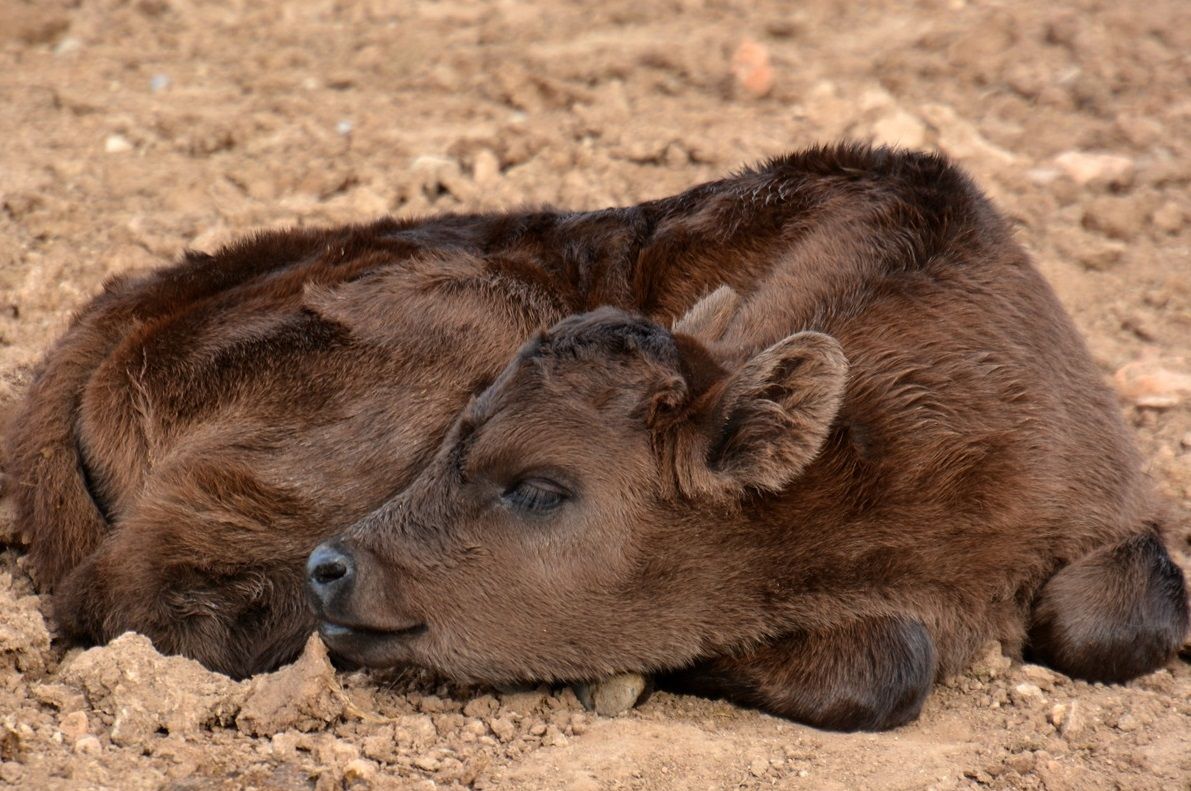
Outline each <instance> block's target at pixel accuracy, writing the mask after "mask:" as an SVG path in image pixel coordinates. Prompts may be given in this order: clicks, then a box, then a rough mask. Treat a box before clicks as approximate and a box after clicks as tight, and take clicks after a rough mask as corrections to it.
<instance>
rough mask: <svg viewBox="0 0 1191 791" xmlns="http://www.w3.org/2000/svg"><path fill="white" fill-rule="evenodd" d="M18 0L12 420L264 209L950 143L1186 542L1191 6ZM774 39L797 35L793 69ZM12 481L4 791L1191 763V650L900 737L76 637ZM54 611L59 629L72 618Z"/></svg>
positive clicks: (950, 775)
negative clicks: (71, 356) (171, 274)
mask: <svg viewBox="0 0 1191 791" xmlns="http://www.w3.org/2000/svg"><path fill="white" fill-rule="evenodd" d="M847 5H850V4H844V3H836V2H832V1H831V0H808V1H807V2H802V3H797V4H795V3H783V2H751V1H750V0H706V1H704V0H668V1H667V2H647V1H646V0H605V2H598V3H594V2H593V3H585V4H574V5H572V4H569V3H568V4H564V3H550V4H547V3H541V4H531V3H526V2H518V1H517V0H508V1H503V2H493V3H485V4H479V3H476V4H472V3H465V2H458V1H457V0H443V1H442V2H402V3H385V2H381V1H380V0H338V2H334V1H332V0H310V1H308V2H295V3H290V4H286V5H285V6H284V7H282V5H281V4H276V5H275V4H271V3H261V2H251V0H229V1H228V2H223V3H207V2H199V1H198V0H138V1H137V2H133V1H131V0H127V1H125V0H89V1H88V2H85V3H83V2H79V0H73V1H72V0H36V1H33V0H29V1H28V2H25V1H24V0H0V108H2V112H0V141H2V142H0V419H2V418H3V417H4V415H5V414H6V413H7V412H9V411H10V410H11V407H12V405H13V403H14V402H15V400H16V399H17V398H19V396H20V394H21V392H22V390H23V388H24V386H25V384H26V383H27V382H28V379H29V376H30V371H31V368H32V366H33V365H34V364H35V363H36V361H37V359H38V357H39V356H40V355H41V354H42V352H43V351H44V349H45V348H46V346H47V345H48V344H49V343H50V341H51V340H52V339H53V338H54V337H55V336H56V335H57V334H58V333H59V332H60V331H61V330H62V329H63V328H64V326H65V323H66V321H67V320H68V318H69V315H70V313H71V311H72V310H74V309H75V308H77V307H78V306H80V305H81V304H82V303H83V302H84V301H85V300H86V299H87V298H88V297H89V296H91V295H93V294H95V293H96V291H97V290H98V288H99V285H100V283H101V282H102V280H103V279H104V278H105V277H107V276H108V275H110V274H112V273H115V272H120V271H125V270H128V269H132V268H136V267H145V266H154V265H160V264H162V263H165V262H168V261H169V260H170V259H171V258H173V257H174V256H175V255H176V254H177V253H178V251H179V250H180V249H181V248H183V247H184V246H192V247H196V248H200V249H210V248H212V247H214V246H215V245H217V244H219V243H220V242H221V241H223V240H226V239H228V238H229V237H231V236H234V235H236V234H240V233H243V232H245V231H247V230H249V229H252V228H255V227H261V226H278V225H293V224H298V225H305V224H317V223H331V222H342V221H349V220H350V221H359V220H363V219H367V218H370V217H374V216H376V215H381V214H385V213H395V214H399V215H409V214H424V213H427V212H437V211H447V210H457V209H481V208H507V207H512V206H515V205H518V204H523V203H552V204H556V205H561V206H567V207H572V208H595V207H601V206H606V205H609V204H616V203H629V202H637V201H639V200H642V199H648V198H653V197H658V196H661V195H665V194H669V193H671V192H674V191H677V190H679V189H681V188H684V187H686V186H688V185H691V184H693V183H696V182H698V181H701V180H704V179H707V178H711V177H715V176H718V175H722V174H724V173H726V172H728V171H730V170H732V169H733V168H736V167H738V166H739V165H741V164H743V163H745V162H749V161H755V160H757V159H759V158H762V157H764V156H767V155H771V154H775V153H778V152H781V151H784V150H787V149H790V148H794V147H798V146H802V145H805V144H808V143H811V142H814V141H818V140H828V139H834V138H837V137H840V136H845V135H847V136H854V137H860V138H876V139H879V140H884V141H889V142H900V143H903V144H906V145H911V146H921V147H928V148H930V147H940V148H942V149H944V150H946V151H948V152H949V153H951V154H952V155H953V156H954V157H956V158H957V159H958V160H959V161H960V162H961V163H962V164H964V165H965V166H966V167H967V168H969V169H970V170H971V171H972V172H973V173H974V174H975V175H976V177H977V178H978V179H979V181H980V182H981V183H982V184H983V185H984V186H985V187H986V188H987V189H988V191H989V192H990V193H991V194H992V195H993V197H994V198H995V199H996V200H997V201H998V203H999V204H1000V205H1001V206H1002V208H1003V209H1004V210H1005V211H1006V212H1007V213H1008V214H1009V215H1010V216H1011V217H1012V218H1013V219H1014V221H1015V223H1016V224H1017V226H1018V228H1019V234H1020V238H1021V240H1022V242H1023V243H1024V244H1026V245H1027V246H1028V247H1029V248H1030V249H1031V250H1032V251H1033V252H1034V254H1035V256H1036V258H1037V260H1038V263H1039V266H1040V267H1041V268H1042V270H1043V271H1044V272H1045V274H1046V275H1047V276H1048V277H1049V278H1050V280H1051V281H1052V282H1053V283H1054V284H1055V287H1056V288H1057V289H1058V292H1059V294H1060V296H1061V298H1062V299H1063V301H1064V303H1065V304H1066V305H1067V307H1068V308H1069V309H1070V310H1071V312H1072V313H1073V314H1074V316H1075V319H1076V322H1077V323H1078V324H1079V326H1080V328H1081V329H1082V330H1083V331H1084V332H1085V334H1086V335H1087V337H1088V340H1089V343H1090V345H1091V348H1092V351H1093V353H1094V356H1095V359H1096V360H1097V362H1098V364H1099V365H1100V366H1101V368H1102V370H1103V372H1104V374H1105V376H1106V377H1114V378H1115V380H1116V382H1117V384H1118V387H1119V388H1120V390H1121V393H1122V409H1123V410H1124V413H1125V414H1126V415H1127V417H1128V419H1129V420H1130V421H1131V423H1132V424H1133V425H1135V426H1136V427H1137V430H1138V434H1139V437H1140V441H1141V443H1142V446H1143V447H1144V449H1145V451H1146V453H1147V456H1148V458H1149V459H1151V471H1152V474H1153V476H1154V478H1155V479H1156V481H1157V482H1158V485H1159V486H1160V488H1162V489H1163V490H1164V491H1165V492H1166V493H1167V494H1168V495H1169V496H1170V499H1171V501H1172V502H1173V504H1174V517H1175V525H1176V527H1175V529H1174V532H1175V537H1174V550H1175V555H1176V559H1177V560H1178V561H1179V562H1180V563H1182V564H1183V565H1184V567H1185V568H1186V567H1187V566H1188V559H1189V555H1191V519H1189V518H1188V516H1189V512H1191V392H1189V389H1188V384H1189V379H1191V360H1189V359H1188V356H1189V355H1191V250H1189V245H1191V192H1189V190H1188V182H1189V180H1191V136H1189V135H1188V134H1187V129H1188V128H1191V89H1189V88H1188V86H1189V85H1191V5H1189V4H1188V3H1187V2H1186V0H1146V2H1144V3H1111V2H1103V3H1101V2H1093V1H1091V0H1079V1H1077V2H1067V3H1033V2H1026V1H1025V0H1004V1H1002V2H964V0H952V1H951V2H917V3H869V4H865V8H864V9H863V10H861V9H847V8H845V6H847ZM767 59H768V61H767ZM10 514H11V508H10V506H9V505H8V504H7V503H6V502H4V501H3V500H0V785H3V784H10V785H14V786H19V787H25V788H63V789H66V788H70V789H75V788H87V787H96V788H98V787H111V788H157V787H170V788H176V789H205V788H235V787H255V788H311V787H314V788H319V789H330V788H338V787H344V786H350V785H353V784H359V785H360V786H361V787H363V786H366V785H368V784H371V785H373V786H376V787H392V788H404V787H414V788H427V789H429V788H432V787H435V786H445V787H454V786H459V785H464V786H466V785H473V786H475V787H477V788H496V787H503V788H530V789H535V788H540V789H547V788H549V789H553V788H570V789H600V788H643V789H644V788H673V789H688V788H712V787H715V788H769V787H780V788H807V789H812V788H813V789H853V788H876V789H911V788H915V789H916V788H935V789H953V788H973V787H990V788H1045V789H1050V790H1051V791H1057V790H1058V789H1072V790H1073V791H1074V790H1076V789H1079V790H1082V789H1094V788H1128V789H1177V788H1184V789H1186V788H1191V665H1188V663H1187V662H1186V661H1176V662H1175V663H1173V664H1172V665H1171V666H1170V667H1169V668H1167V669H1164V670H1162V671H1159V672H1157V673H1155V674H1153V675H1151V676H1148V677H1146V678H1142V679H1139V680H1137V681H1136V682H1134V683H1131V684H1129V685H1127V686H1124V687H1102V686H1099V685H1088V684H1085V683H1082V682H1073V681H1071V680H1070V679H1066V678H1064V677H1061V676H1056V675H1054V674H1052V673H1050V672H1048V671H1046V670H1044V669H1042V668H1038V667H1032V666H1024V667H1022V666H1013V667H1010V666H1008V663H1007V661H1002V660H1001V659H1000V658H999V653H998V652H997V651H995V650H992V651H990V653H989V655H988V656H987V657H986V658H985V659H984V660H982V661H981V662H980V663H978V665H977V666H976V667H975V668H973V670H971V671H970V672H968V673H967V674H965V675H963V676H960V677H957V678H954V679H950V680H948V681H946V682H945V683H943V684H942V685H940V686H939V687H938V689H937V690H936V692H935V694H934V695H933V696H932V697H931V699H930V701H929V702H928V703H927V706H926V709H925V711H924V712H923V715H922V717H921V719H920V720H919V721H918V722H916V723H914V724H912V725H910V726H908V727H905V728H902V729H900V730H898V731H896V732H893V733H887V734H879V735H874V734H860V735H838V734H829V733H823V732H818V731H814V730H811V729H808V728H805V727H801V726H798V725H794V724H792V723H788V722H784V721H781V720H777V719H774V718H771V717H767V716H764V715H761V714H757V713H754V712H748V711H742V710H739V709H735V708H733V707H730V706H727V705H725V704H722V703H712V702H708V701H703V700H698V699H692V698H683V697H674V696H669V695H660V694H659V695H655V696H654V697H653V698H651V699H650V700H649V701H648V702H646V703H645V704H644V705H643V706H642V707H640V708H639V709H637V710H635V711H634V712H632V713H630V714H629V715H626V716H624V717H621V718H617V719H603V718H598V717H595V716H594V715H591V714H587V713H585V712H583V710H582V708H581V707H580V706H579V704H578V703H577V701H576V700H575V699H574V696H573V695H572V694H571V693H570V692H569V691H565V690H540V691H523V692H518V693H499V692H494V691H492V690H483V689H470V688H467V689H461V688H456V687H451V686H447V685H441V684H440V683H439V682H437V681H435V680H434V679H429V678H426V677H423V676H421V675H419V674H416V673H406V674H399V675H395V676H390V677H381V676H365V675H361V674H336V673H335V672H334V671H333V670H331V668H330V667H329V665H327V663H326V659H325V656H323V655H322V654H321V653H320V651H319V650H318V646H317V645H312V646H310V648H309V650H308V653H307V654H306V655H305V656H304V658H303V660H301V661H300V662H299V663H298V664H297V665H295V666H292V667H291V668H289V669H285V670H282V671H280V672H279V673H277V674H273V675H270V676H263V677H259V678H257V679H254V680H250V681H248V682H245V683H243V684H239V685H237V684H234V683H232V682H230V681H228V680H227V679H224V678H222V677H219V676H215V675H212V674H210V673H207V672H206V671H204V670H202V669H201V668H199V667H198V666H197V665H194V664H193V663H189V662H187V661H185V660H181V659H177V658H170V659H167V658H163V657H161V656H159V655H157V654H156V653H155V652H154V651H153V650H152V649H151V647H149V646H148V645H147V643H146V642H145V641H143V640H141V639H139V638H135V637H126V638H122V639H121V640H120V641H118V642H117V643H116V644H114V645H113V646H111V647H108V648H105V649H97V650H92V651H89V652H86V653H80V652H79V651H78V650H74V651H71V652H69V653H66V654H64V653H63V650H62V648H61V647H60V646H58V645H56V644H52V643H51V632H49V631H47V622H46V621H45V620H44V618H43V614H44V613H45V612H47V606H46V602H45V601H43V600H41V599H39V598H38V597H35V596H33V595H31V589H30V587H29V582H28V578H27V576H26V575H25V574H24V572H23V570H22V565H21V557H20V550H19V548H16V547H12V546H9V547H8V548H7V549H4V544H3V541H4V536H5V535H8V536H10V540H11V535H12V532H13V525H12V519H11V516H10ZM48 628H49V629H52V624H50V625H49V627H48Z"/></svg>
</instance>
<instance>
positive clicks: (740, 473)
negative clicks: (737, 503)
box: [690, 332, 848, 494]
mask: <svg viewBox="0 0 1191 791" xmlns="http://www.w3.org/2000/svg"><path fill="white" fill-rule="evenodd" d="M847 376H848V361H847V358H846V357H845V356H844V352H843V349H841V348H840V345H839V342H838V341H836V340H835V338H832V337H831V336H830V335H824V334H822V333H819V332H800V333H797V334H795V335H790V336H789V337H787V338H785V339H783V340H781V341H779V342H777V343H775V344H774V345H773V346H770V347H769V348H767V349H765V350H764V351H762V352H760V353H759V354H757V355H755V356H753V357H752V358H751V359H749V360H747V361H746V362H745V363H744V364H743V365H742V366H741V367H740V369H739V370H737V371H736V372H734V373H733V374H731V375H730V376H728V377H727V379H726V380H725V381H724V383H723V385H722V387H721V388H717V389H718V390H719V392H718V394H717V395H716V396H715V397H714V399H713V402H712V403H711V404H710V405H709V417H710V419H709V420H706V421H703V422H702V423H703V425H702V431H703V432H704V442H701V443H697V444H698V445H702V447H703V449H704V453H703V455H702V458H696V459H692V460H690V462H691V463H692V464H693V465H694V469H691V471H690V472H691V476H690V477H691V479H692V480H691V481H690V482H691V483H697V482H699V481H698V480H697V479H702V481H701V483H703V486H700V487H699V488H711V489H713V490H717V491H719V492H724V493H735V494H742V493H743V492H744V491H745V490H747V489H759V490H764V491H777V490H780V489H781V488H783V487H784V486H785V485H786V484H788V483H789V482H790V481H792V480H794V479H795V478H796V477H798V476H799V475H800V474H801V473H802V471H803V470H804V469H806V467H807V465H809V464H810V463H811V462H812V461H813V460H814V459H815V457H816V456H817V455H818V454H819V451H820V450H821V449H822V447H823V442H824V441H825V440H826V438H827V434H828V431H829V430H830V428H831V423H832V421H834V420H835V416H836V414H837V413H838V411H839V407H840V403H841V401H842V399H843V395H844V388H845V385H846V383H847ZM709 395H710V394H709ZM700 467H701V468H702V470H700V469H699V468H700Z"/></svg>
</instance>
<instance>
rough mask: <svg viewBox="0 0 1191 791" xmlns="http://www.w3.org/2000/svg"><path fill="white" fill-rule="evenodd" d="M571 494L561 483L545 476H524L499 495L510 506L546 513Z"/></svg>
mask: <svg viewBox="0 0 1191 791" xmlns="http://www.w3.org/2000/svg"><path fill="white" fill-rule="evenodd" d="M570 496H571V493H570V491H568V490H567V489H566V487H564V486H562V485H561V484H558V483H555V482H554V481H551V480H548V479H546V478H526V479H524V480H522V481H518V482H517V483H516V484H514V485H513V486H510V487H509V488H508V489H507V490H505V493H504V494H503V495H502V496H501V497H502V499H503V500H504V501H505V502H506V503H507V504H509V505H510V506H512V507H513V508H518V509H520V510H523V511H535V512H537V513H547V512H549V511H553V510H554V509H555V508H558V506H560V505H562V503H563V501H564V500H566V499H567V498H568V497H570Z"/></svg>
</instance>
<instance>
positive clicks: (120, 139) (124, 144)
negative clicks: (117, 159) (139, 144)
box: [103, 135, 132, 154]
mask: <svg viewBox="0 0 1191 791" xmlns="http://www.w3.org/2000/svg"><path fill="white" fill-rule="evenodd" d="M103 150H104V151H106V152H107V153H109V154H123V153H125V152H128V151H131V150H132V143H130V142H128V138H126V137H125V136H124V135H108V136H107V139H106V140H104V141H103Z"/></svg>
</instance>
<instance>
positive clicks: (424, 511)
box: [309, 289, 847, 681]
mask: <svg viewBox="0 0 1191 791" xmlns="http://www.w3.org/2000/svg"><path fill="white" fill-rule="evenodd" d="M731 302H732V297H731V293H730V292H728V291H727V290H726V289H725V290H722V291H721V292H718V293H716V294H715V295H713V296H712V297H710V298H708V300H705V301H704V302H703V303H701V304H700V305H698V306H696V308H695V309H693V310H692V311H691V313H690V314H689V315H688V317H687V318H686V319H684V320H683V321H682V322H680V323H679V325H678V327H681V329H682V330H684V331H677V332H675V333H671V332H670V331H667V330H665V329H663V328H662V327H659V326H657V325H656V324H652V323H650V322H648V321H646V320H644V319H641V318H639V317H636V316H632V315H629V314H626V313H623V312H621V311H618V310H614V309H610V308H603V309H599V310H597V311H594V312H592V313H588V314H584V315H580V316H575V317H572V318H569V319H566V320H564V321H563V322H561V323H560V324H558V325H556V326H555V327H554V328H552V329H551V330H549V331H548V332H545V333H542V334H541V335H539V336H538V337H537V338H535V339H533V340H531V341H530V342H528V343H527V344H526V345H525V346H523V347H522V349H521V350H520V352H519V353H518V354H517V355H516V357H515V358H514V359H513V361H512V362H510V363H509V365H508V366H507V367H506V368H505V370H504V372H503V373H502V374H501V375H500V376H499V377H498V378H497V380H496V381H495V382H494V383H493V384H492V385H491V386H490V387H489V388H488V389H487V390H486V391H484V392H483V393H482V394H480V395H479V396H478V397H476V398H475V399H473V401H472V402H471V403H470V405H469V406H468V407H467V408H466V409H465V410H464V412H463V414H462V415H461V416H460V418H459V420H458V422H457V423H456V424H455V426H454V428H453V430H452V431H451V433H450V435H449V436H448V438H447V439H446V441H445V442H444V444H443V445H442V447H441V448H440V450H439V453H438V455H437V457H436V458H435V459H434V461H433V462H432V463H431V464H430V465H429V466H428V467H427V469H426V470H425V471H424V472H423V473H422V474H421V475H420V476H419V477H418V478H417V479H416V481H415V482H414V483H413V485H412V486H410V487H409V489H408V490H406V491H405V492H404V493H403V494H401V495H400V496H399V497H397V498H396V499H394V500H393V501H391V502H390V503H388V504H387V505H386V506H384V507H383V508H382V509H380V510H379V511H377V512H376V513H374V514H372V515H371V516H369V517H368V518H366V519H364V520H362V521H361V522H360V523H358V524H357V525H355V526H354V527H353V528H352V529H351V530H349V531H348V532H347V533H346V534H345V535H344V536H342V537H341V538H340V539H338V540H336V541H333V542H331V543H329V544H327V545H324V546H323V547H320V549H319V550H317V551H316V552H315V553H314V554H313V555H312V557H311V560H310V565H309V572H310V589H311V594H312V600H313V602H314V604H315V608H316V610H317V611H318V613H319V616H320V618H321V619H322V621H323V625H322V633H323V635H324V638H325V639H326V640H327V642H328V643H329V644H330V645H331V647H332V648H333V649H334V650H335V651H337V652H338V653H340V654H343V655H346V656H347V657H349V658H351V659H353V660H356V661H359V662H362V663H364V664H368V665H378V666H379V665H390V664H394V663H405V662H411V663H416V664H420V665H425V666H430V667H433V668H435V669H438V670H440V671H442V672H446V673H448V674H451V675H454V676H457V677H461V678H469V679H483V680H490V681H507V680H514V679H553V680H576V679H586V678H598V677H601V676H606V675H608V674H609V673H612V672H619V671H627V670H637V671H647V670H655V669H658V668H664V667H675V666H678V665H680V664H683V663H685V662H688V661H690V660H692V659H694V658H696V657H699V656H703V655H707V654H709V653H715V652H720V651H723V650H725V649H727V648H729V647H731V646H732V645H741V644H746V643H748V642H749V641H756V640H760V639H763V638H765V637H768V636H771V632H772V624H770V623H768V622H767V621H766V617H765V614H764V612H765V608H764V607H761V606H758V601H759V600H760V599H761V598H763V597H764V595H765V589H766V588H767V587H768V586H769V585H770V583H771V582H772V581H770V580H766V579H763V578H761V577H759V576H757V575H756V574H755V573H754V572H753V570H751V569H750V568H748V567H747V563H745V562H744V556H743V555H742V554H741V549H742V547H745V546H748V545H749V544H750V543H752V541H751V539H750V537H749V536H747V535H743V534H740V533H733V532H732V531H725V530H723V529H722V527H723V525H724V524H725V523H727V522H730V521H733V520H732V516H731V515H732V513H733V512H734V511H736V510H737V509H738V507H739V504H740V501H741V499H742V498H744V497H746V496H750V494H751V493H755V492H756V491H757V490H775V489H779V488H781V487H783V486H784V485H785V484H786V483H787V482H789V481H790V480H791V479H793V478H794V477H796V476H798V475H799V473H800V472H801V470H802V469H803V468H804V467H805V466H806V465H807V464H808V463H809V462H810V461H811V460H812V459H813V458H814V456H815V455H816V454H817V452H818V451H819V448H820V446H821V444H822V442H823V441H824V438H825V437H826V435H827V430H828V427H829V425H830V423H831V421H832V419H833V418H834V416H835V413H836V410H837V408H838V406H839V403H840V398H841V395H842V392H843V388H844V381H845V378H846V369H847V366H846V362H845V360H844V356H843V354H842V352H841V350H840V348H839V345H838V344H837V343H836V342H835V341H834V339H832V338H830V337H828V336H826V335H822V334H819V333H813V332H803V333H798V334H796V335H793V336H790V337H788V338H786V339H785V340H782V341H781V342H779V343H777V344H775V345H773V346H771V347H770V348H768V349H765V350H764V351H762V352H761V353H759V354H756V355H754V356H752V357H750V358H749V359H746V360H744V361H743V362H733V360H732V355H731V354H727V353H724V354H717V355H713V354H712V353H711V352H709V350H708V345H707V344H706V343H705V341H708V340H710V339H711V336H714V335H715V333H716V332H717V331H718V328H719V326H721V325H722V316H723V314H724V312H725V308H727V307H728V306H729V305H730V303H731ZM700 335H701V336H703V337H702V339H700V338H699V337H696V336H700Z"/></svg>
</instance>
